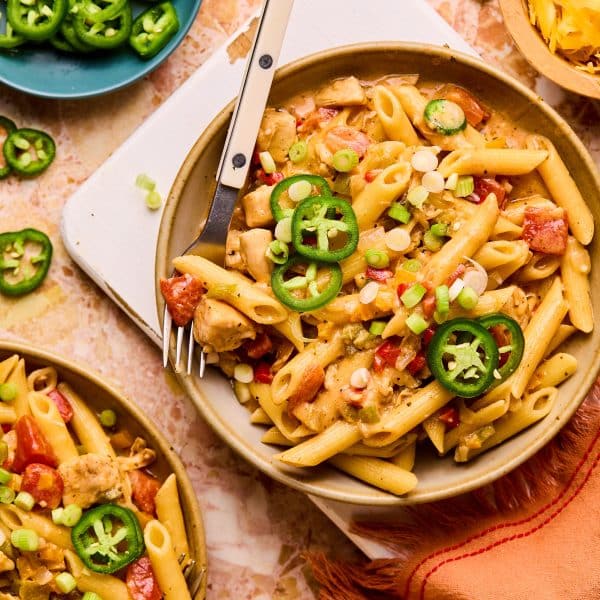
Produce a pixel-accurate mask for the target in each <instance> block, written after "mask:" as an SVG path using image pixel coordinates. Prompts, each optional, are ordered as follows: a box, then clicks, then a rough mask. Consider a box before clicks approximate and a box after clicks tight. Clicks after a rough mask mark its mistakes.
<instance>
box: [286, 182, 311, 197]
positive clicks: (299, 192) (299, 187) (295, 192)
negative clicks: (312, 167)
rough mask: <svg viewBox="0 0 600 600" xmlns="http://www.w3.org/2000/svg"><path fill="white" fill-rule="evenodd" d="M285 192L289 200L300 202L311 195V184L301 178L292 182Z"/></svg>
mask: <svg viewBox="0 0 600 600" xmlns="http://www.w3.org/2000/svg"><path fill="white" fill-rule="evenodd" d="M287 192H288V196H289V197H290V200H293V201H294V202H300V201H301V200H304V199H305V198H308V197H309V196H310V195H311V193H312V184H311V183H310V182H309V181H306V179H301V180H300V181H296V182H294V183H292V185H290V187H289V188H288V191H287Z"/></svg>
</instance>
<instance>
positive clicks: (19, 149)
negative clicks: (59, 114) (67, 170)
mask: <svg viewBox="0 0 600 600" xmlns="http://www.w3.org/2000/svg"><path fill="white" fill-rule="evenodd" d="M2 151H3V153H4V158H5V159H6V163H7V164H8V165H9V166H10V167H11V168H12V169H13V171H14V172H15V173H18V174H19V175H23V176H25V177H30V176H32V175H38V174H39V173H41V172H42V171H45V170H46V169H47V168H48V167H49V166H50V163H52V161H53V160H54V156H55V154H56V145H55V144H54V140H53V139H52V138H51V137H50V136H49V135H48V134H47V133H45V132H43V131H39V130H37V129H26V128H24V129H15V130H14V131H11V133H10V134H9V135H8V137H7V138H6V140H5V141H4V145H3V146H2Z"/></svg>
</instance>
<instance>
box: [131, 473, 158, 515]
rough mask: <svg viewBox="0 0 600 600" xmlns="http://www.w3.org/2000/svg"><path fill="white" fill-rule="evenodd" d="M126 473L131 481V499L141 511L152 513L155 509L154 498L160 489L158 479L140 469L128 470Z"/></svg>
mask: <svg viewBox="0 0 600 600" xmlns="http://www.w3.org/2000/svg"><path fill="white" fill-rule="evenodd" d="M128 475H129V481H131V499H132V500H133V502H134V503H135V505H136V506H137V507H138V508H139V509H140V510H141V511H143V512H145V513H148V514H150V515H153V514H154V512H155V510H156V507H155V504H154V498H156V494H157V492H158V490H159V489H160V481H159V480H158V479H156V477H152V475H148V473H145V472H144V471H141V470H140V469H135V471H129V472H128Z"/></svg>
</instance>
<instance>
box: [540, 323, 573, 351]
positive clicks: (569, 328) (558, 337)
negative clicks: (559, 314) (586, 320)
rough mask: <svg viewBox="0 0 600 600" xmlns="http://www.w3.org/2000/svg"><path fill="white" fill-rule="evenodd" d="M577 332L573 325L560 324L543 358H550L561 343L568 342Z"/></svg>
mask: <svg viewBox="0 0 600 600" xmlns="http://www.w3.org/2000/svg"><path fill="white" fill-rule="evenodd" d="M576 331H577V328H576V327H573V325H567V324H566V323H561V324H560V325H559V326H558V329H557V330H556V333H555V334H554V337H553V338H552V342H551V343H550V345H549V346H548V349H547V350H546V352H545V353H544V358H546V357H548V356H550V354H552V353H553V352H554V351H555V350H556V349H557V348H558V347H559V346H560V345H561V344H562V343H563V342H565V341H566V340H568V339H569V338H570V337H571V336H572V335H573V334H574V333H575V332H576Z"/></svg>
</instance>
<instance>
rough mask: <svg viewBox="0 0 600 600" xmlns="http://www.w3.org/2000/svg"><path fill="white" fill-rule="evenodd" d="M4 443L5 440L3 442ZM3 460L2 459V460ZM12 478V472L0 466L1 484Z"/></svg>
mask: <svg viewBox="0 0 600 600" xmlns="http://www.w3.org/2000/svg"><path fill="white" fill-rule="evenodd" d="M4 443H5V444H6V442H4ZM2 462H4V461H2ZM11 479H12V473H10V472H9V471H7V470H6V469H2V468H0V483H1V484H2V485H5V484H7V483H8V482H9V481H10V480H11Z"/></svg>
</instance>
